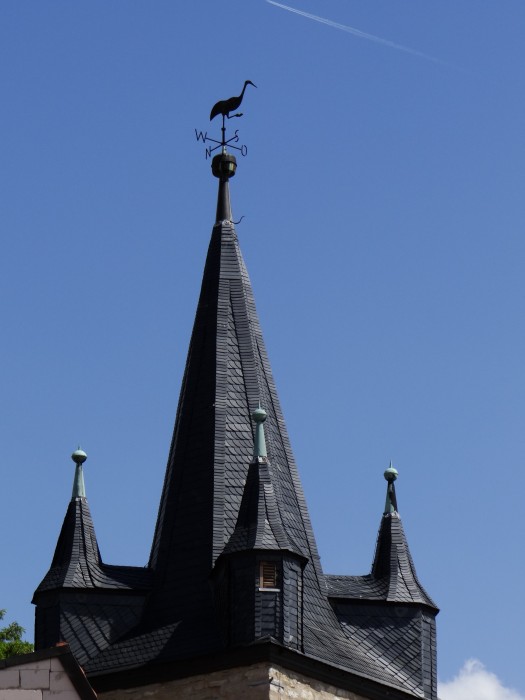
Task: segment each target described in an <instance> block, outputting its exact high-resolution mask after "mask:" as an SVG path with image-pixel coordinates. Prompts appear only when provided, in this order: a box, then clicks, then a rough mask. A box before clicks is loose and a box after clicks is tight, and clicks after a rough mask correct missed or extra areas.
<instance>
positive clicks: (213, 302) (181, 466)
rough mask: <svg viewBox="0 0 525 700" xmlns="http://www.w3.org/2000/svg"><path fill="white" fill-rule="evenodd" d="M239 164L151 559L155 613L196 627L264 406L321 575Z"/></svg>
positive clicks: (285, 509)
mask: <svg viewBox="0 0 525 700" xmlns="http://www.w3.org/2000/svg"><path fill="white" fill-rule="evenodd" d="M234 160H235V159H234V158H233V156H230V155H229V154H221V155H219V156H216V157H215V159H214V161H213V172H214V174H215V175H216V176H218V177H219V193H218V204H217V222H216V224H215V226H214V227H213V231H212V236H211V241H210V245H209V249H208V256H207V259H206V264H205V269H204V275H203V281H202V287H201V293H200V298H199V303H198V307H197V313H196V317H195V323H194V327H193V333H192V338H191V342H190V348H189V352H188V359H187V363H186V369H185V373H184V378H183V382H182V388H181V393H180V399H179V406H178V410H177V418H176V422H175V429H174V433H173V441H172V445H171V449H170V454H169V458H168V466H167V470H166V477H165V481H164V488H163V491H162V496H161V502H160V508H159V515H158V520H157V526H156V530H155V536H154V540H153V546H152V550H151V557H150V566H151V567H152V569H153V571H154V574H155V591H154V593H153V595H152V600H151V605H150V607H149V614H150V615H151V616H152V617H151V619H152V620H153V619H155V620H156V621H157V622H160V621H161V620H163V621H166V620H171V621H174V620H177V619H179V618H180V617H181V616H183V615H184V616H188V614H190V613H189V611H190V610H191V609H192V606H194V616H195V620H196V618H197V617H204V618H206V619H209V618H211V617H213V615H212V611H211V605H212V601H211V597H210V592H209V584H208V577H209V575H210V572H211V569H212V567H213V565H214V563H215V561H216V559H217V557H218V556H219V555H220V554H221V552H222V551H223V549H224V547H225V545H226V543H227V542H228V540H229V539H230V537H231V536H232V533H233V531H234V528H235V525H236V522H237V517H238V514H239V508H240V505H241V499H242V496H243V492H244V485H245V481H246V478H247V475H248V465H249V456H250V454H251V453H252V446H253V427H252V424H251V419H250V416H251V413H252V411H253V410H254V409H255V408H256V407H257V406H258V405H259V404H260V405H264V407H265V409H266V411H267V412H268V418H267V421H266V424H265V426H266V439H267V444H268V449H269V451H270V453H271V455H272V465H273V467H274V473H275V474H276V475H277V476H276V478H275V480H274V483H273V487H274V489H275V492H276V497H277V499H278V502H279V503H280V518H281V520H282V523H283V527H284V528H285V530H286V532H287V533H288V536H289V537H290V539H291V541H293V542H294V543H295V544H296V545H297V547H299V548H300V550H301V551H302V552H304V555H305V556H307V557H308V558H309V560H310V561H311V562H312V567H313V568H314V569H315V570H316V571H317V573H319V572H320V566H319V561H318V554H317V548H316V545H315V541H314V538H313V533H312V530H311V526H310V522H309V518H308V514H307V510H306V504H305V501H304V496H303V493H302V489H301V486H300V483H299V477H298V474H297V469H296V466H295V462H294V459H293V455H292V452H291V448H290V443H289V439H288V435H287V432H286V426H285V424H284V419H283V416H282V413H281V408H280V405H279V399H278V396H277V391H276V389H275V384H274V380H273V377H272V372H271V369H270V364H269V361H268V357H267V354H266V349H265V347H264V342H263V338H262V333H261V328H260V325H259V320H258V317H257V313H256V310H255V303H254V299H253V292H252V288H251V284H250V280H249V277H248V273H247V271H246V267H245V264H244V260H243V257H242V254H241V251H240V248H239V244H238V240H237V234H236V232H235V228H234V226H233V224H232V222H231V208H230V197H229V183H228V180H229V178H230V177H231V173H232V172H233V170H234ZM189 542H191V547H190V546H189V544H188V543H189ZM313 575H317V574H315V573H314V574H313ZM317 585H318V586H319V585H320V584H317ZM206 601H207V602H206ZM204 611H206V612H204Z"/></svg>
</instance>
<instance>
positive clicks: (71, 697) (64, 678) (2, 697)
mask: <svg viewBox="0 0 525 700" xmlns="http://www.w3.org/2000/svg"><path fill="white" fill-rule="evenodd" d="M78 698H79V695H78V693H77V691H76V690H75V687H74V686H73V683H72V682H71V680H70V678H69V676H68V674H67V673H66V671H65V670H64V667H63V665H62V663H61V662H60V660H59V659H53V658H51V659H40V660H35V661H32V662H31V661H30V662H28V663H25V664H20V665H17V666H9V667H7V668H2V669H0V700H78Z"/></svg>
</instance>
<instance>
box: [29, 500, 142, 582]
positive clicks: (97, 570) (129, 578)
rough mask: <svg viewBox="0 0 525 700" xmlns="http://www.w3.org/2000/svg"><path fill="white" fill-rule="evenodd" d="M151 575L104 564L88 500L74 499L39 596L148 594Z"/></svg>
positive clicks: (138, 568) (135, 568) (137, 568)
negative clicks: (66, 591)
mask: <svg viewBox="0 0 525 700" xmlns="http://www.w3.org/2000/svg"><path fill="white" fill-rule="evenodd" d="M150 585H151V572H149V571H148V570H147V569H143V568H140V567H135V566H108V565H107V564H103V563H102V559H101V556H100V551H99V548H98V543H97V538H96V535H95V528H94V527H93V520H92V518H91V512H90V510H89V505H88V502H87V499H86V498H72V499H71V501H70V502H69V506H68V509H67V512H66V517H65V518H64V522H63V524H62V529H61V531H60V535H59V538H58V542H57V546H56V549H55V554H54V556H53V560H52V562H51V567H50V569H49V571H48V572H47V574H46V575H45V577H44V579H43V580H42V582H41V583H40V585H39V586H38V588H37V589H36V591H35V595H36V594H38V593H42V592H44V591H51V590H56V589H58V588H82V589H110V590H129V591H136V590H147V589H148V588H149V587H150Z"/></svg>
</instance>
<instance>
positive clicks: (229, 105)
mask: <svg viewBox="0 0 525 700" xmlns="http://www.w3.org/2000/svg"><path fill="white" fill-rule="evenodd" d="M248 85H253V87H257V85H256V84H255V83H252V81H251V80H245V81H244V87H243V89H242V92H241V94H240V95H237V96H234V97H230V98H229V99H228V100H219V101H218V102H216V103H215V104H214V105H213V107H212V110H211V112H210V121H212V120H213V119H215V117H216V116H217V115H218V114H222V126H221V133H222V138H221V140H220V141H217V139H212V138H211V137H210V136H208V132H207V131H205V132H204V133H202V131H197V129H195V136H196V137H197V141H202V142H203V143H206V142H207V141H211V142H212V143H216V144H217V145H216V146H214V147H213V148H212V147H211V146H207V147H206V158H209V157H210V156H211V154H212V153H213V151H216V150H217V149H218V148H222V151H223V153H224V152H225V151H226V146H230V147H231V148H235V150H237V151H240V152H241V155H243V156H245V155H246V154H247V153H248V149H247V148H246V146H244V145H243V146H232V144H233V143H237V142H238V141H239V135H238V129H236V130H235V132H234V134H233V136H232V137H231V138H229V139H226V126H225V119H233V118H234V117H242V112H237V113H236V114H230V112H234V111H235V110H236V109H238V108H239V107H240V106H241V102H242V100H243V98H244V92H245V90H246V87H247V86H248Z"/></svg>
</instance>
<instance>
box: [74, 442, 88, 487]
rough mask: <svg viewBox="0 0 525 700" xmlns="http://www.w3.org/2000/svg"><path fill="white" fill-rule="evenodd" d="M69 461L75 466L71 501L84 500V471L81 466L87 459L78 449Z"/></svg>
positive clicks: (82, 451)
mask: <svg viewBox="0 0 525 700" xmlns="http://www.w3.org/2000/svg"><path fill="white" fill-rule="evenodd" d="M71 459H72V460H73V462H74V463H75V464H76V468H75V478H74V480H73V493H72V495H71V499H72V500H73V499H75V498H85V497H86V487H85V485H84V471H83V469H82V465H83V464H84V462H85V461H86V459H87V454H86V453H85V452H84V450H82V449H81V448H80V445H79V446H78V448H77V449H76V450H75V451H74V452H73V454H72V455H71Z"/></svg>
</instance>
